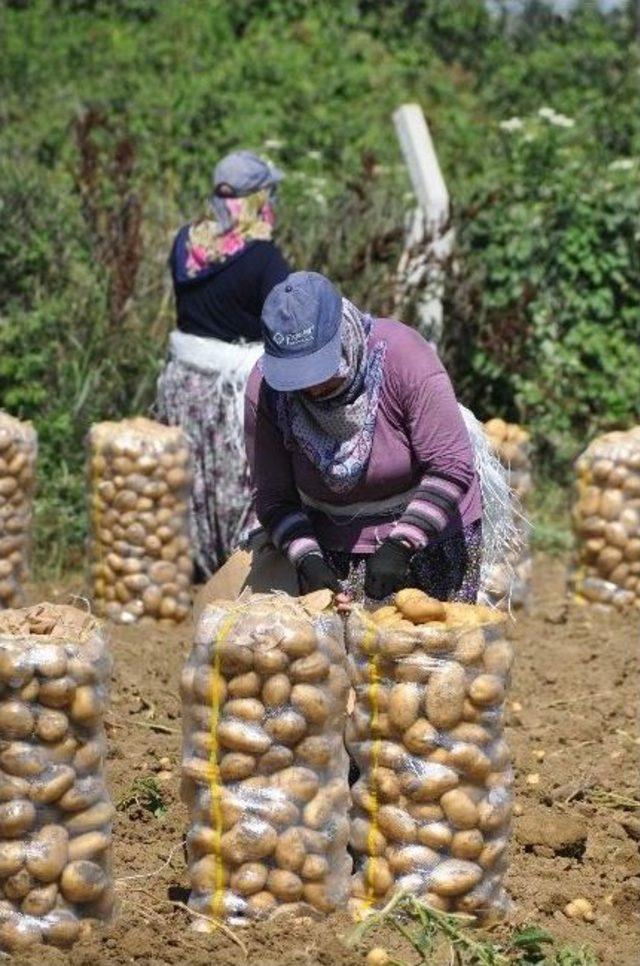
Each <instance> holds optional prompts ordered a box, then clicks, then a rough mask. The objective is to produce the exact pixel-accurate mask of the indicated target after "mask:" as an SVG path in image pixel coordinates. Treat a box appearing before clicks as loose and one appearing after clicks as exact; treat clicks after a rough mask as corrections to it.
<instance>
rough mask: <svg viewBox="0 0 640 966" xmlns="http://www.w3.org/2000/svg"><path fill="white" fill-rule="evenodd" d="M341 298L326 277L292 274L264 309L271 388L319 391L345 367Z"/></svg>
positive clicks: (265, 358)
mask: <svg viewBox="0 0 640 966" xmlns="http://www.w3.org/2000/svg"><path fill="white" fill-rule="evenodd" d="M341 321H342V296H341V295H340V292H339V291H338V290H337V288H336V287H335V286H334V285H332V284H331V282H330V281H329V279H328V278H325V277H324V275H319V274H318V273H317V272H293V273H292V274H291V275H288V276H287V278H286V279H285V280H284V282H280V283H279V285H276V286H275V287H274V288H272V290H271V292H270V293H269V295H268V296H267V299H266V301H265V303H264V307H263V309H262V336H263V339H264V356H263V357H262V372H263V375H264V378H265V379H266V381H267V383H268V384H269V385H270V386H271V388H272V389H277V390H278V391H280V392H296V391H298V390H301V389H308V388H309V386H317V385H318V384H319V383H321V382H325V380H327V379H330V378H331V376H335V374H336V373H337V372H338V370H339V368H340V361H341V357H342V341H341V337H340V323H341Z"/></svg>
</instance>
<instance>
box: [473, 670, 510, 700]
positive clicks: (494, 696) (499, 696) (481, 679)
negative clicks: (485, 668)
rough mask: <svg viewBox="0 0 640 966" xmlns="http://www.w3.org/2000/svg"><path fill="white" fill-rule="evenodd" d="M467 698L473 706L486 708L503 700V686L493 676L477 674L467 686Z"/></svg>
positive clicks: (499, 679)
mask: <svg viewBox="0 0 640 966" xmlns="http://www.w3.org/2000/svg"><path fill="white" fill-rule="evenodd" d="M469 697H470V698H471V700H472V701H473V703H474V704H479V705H481V706H482V707H486V706H487V705H491V704H499V703H500V702H501V701H503V700H504V684H503V682H502V679H501V678H499V677H497V676H496V675H495V674H479V675H478V676H477V677H476V678H474V679H473V681H472V682H471V684H470V686H469Z"/></svg>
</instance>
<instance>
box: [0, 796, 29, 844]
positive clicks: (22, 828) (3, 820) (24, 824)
mask: <svg viewBox="0 0 640 966" xmlns="http://www.w3.org/2000/svg"><path fill="white" fill-rule="evenodd" d="M35 821H36V810H35V807H34V805H33V803H32V802H29V801H26V800H25V799H16V800H15V801H11V802H3V803H2V804H1V805H0V837H1V838H3V839H15V838H19V837H20V836H23V835H24V834H25V833H26V832H28V831H30V830H31V829H32V828H33V826H34V825H35Z"/></svg>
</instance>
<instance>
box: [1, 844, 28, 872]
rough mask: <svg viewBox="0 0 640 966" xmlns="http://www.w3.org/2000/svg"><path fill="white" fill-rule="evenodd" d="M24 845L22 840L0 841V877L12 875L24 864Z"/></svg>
mask: <svg viewBox="0 0 640 966" xmlns="http://www.w3.org/2000/svg"><path fill="white" fill-rule="evenodd" d="M25 858H26V846H25V843H24V842H20V841H13V842H0V878H2V879H5V878H7V876H10V875H14V873H16V872H18V870H19V869H21V868H22V866H23V865H24V861H25Z"/></svg>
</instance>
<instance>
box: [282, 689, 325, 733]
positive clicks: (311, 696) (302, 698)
mask: <svg viewBox="0 0 640 966" xmlns="http://www.w3.org/2000/svg"><path fill="white" fill-rule="evenodd" d="M291 704H292V705H293V707H294V708H295V709H296V710H297V711H299V712H300V714H302V715H303V717H304V718H305V719H306V720H307V721H308V722H309V723H310V724H314V725H319V726H322V725H324V724H325V722H326V720H327V718H328V716H329V705H328V701H327V698H326V697H325V695H324V692H323V691H322V690H321V689H320V688H317V687H315V686H314V685H312V684H295V685H294V686H293V688H292V690H291Z"/></svg>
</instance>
